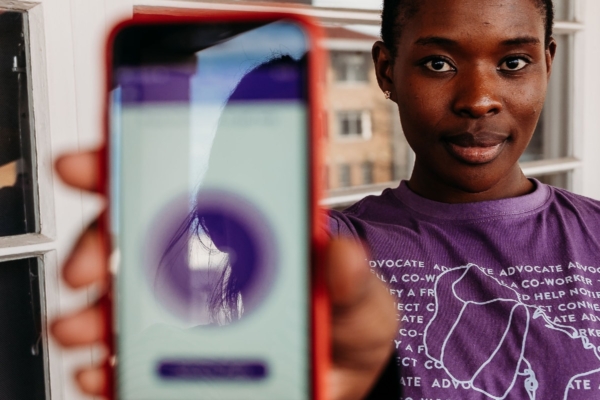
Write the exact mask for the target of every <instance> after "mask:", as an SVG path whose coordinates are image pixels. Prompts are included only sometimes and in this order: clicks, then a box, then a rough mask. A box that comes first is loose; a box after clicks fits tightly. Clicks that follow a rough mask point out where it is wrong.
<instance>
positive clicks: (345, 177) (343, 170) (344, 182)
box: [338, 164, 351, 187]
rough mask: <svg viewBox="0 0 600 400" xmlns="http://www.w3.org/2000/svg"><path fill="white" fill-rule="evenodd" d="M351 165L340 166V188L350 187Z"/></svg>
mask: <svg viewBox="0 0 600 400" xmlns="http://www.w3.org/2000/svg"><path fill="white" fill-rule="evenodd" d="M350 172H351V171H350V165H348V164H340V166H339V174H340V176H339V182H338V185H339V187H348V186H350V182H351V176H350Z"/></svg>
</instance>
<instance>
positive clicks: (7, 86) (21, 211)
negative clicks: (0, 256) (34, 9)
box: [0, 10, 37, 236]
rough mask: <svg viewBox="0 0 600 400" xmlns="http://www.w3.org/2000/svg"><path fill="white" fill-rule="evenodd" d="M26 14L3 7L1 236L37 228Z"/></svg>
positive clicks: (0, 14) (0, 59) (0, 22)
mask: <svg viewBox="0 0 600 400" xmlns="http://www.w3.org/2000/svg"><path fill="white" fill-rule="evenodd" d="M24 15H25V14H22V13H19V12H12V11H7V12H3V11H2V10H0V88H1V89H0V236H8V235H18V234H24V233H31V232H36V231H37V218H36V215H35V209H36V207H35V197H36V195H35V186H36V185H35V184H34V178H35V177H34V167H33V162H32V154H33V152H32V135H31V130H30V115H29V95H28V94H29V85H28V71H29V67H28V65H27V59H28V57H27V54H26V51H27V49H26V44H25V39H24V37H25V35H24V31H23V29H24V21H23V18H24Z"/></svg>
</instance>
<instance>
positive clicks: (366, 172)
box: [362, 161, 374, 185]
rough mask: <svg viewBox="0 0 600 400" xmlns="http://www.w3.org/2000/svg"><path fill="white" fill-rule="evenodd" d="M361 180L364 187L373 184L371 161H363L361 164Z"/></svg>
mask: <svg viewBox="0 0 600 400" xmlns="http://www.w3.org/2000/svg"><path fill="white" fill-rule="evenodd" d="M362 178H363V184H364V185H370V184H372V183H373V181H374V179H373V163H372V162H371V161H365V162H363V163H362Z"/></svg>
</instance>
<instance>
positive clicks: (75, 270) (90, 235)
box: [63, 224, 108, 288]
mask: <svg viewBox="0 0 600 400" xmlns="http://www.w3.org/2000/svg"><path fill="white" fill-rule="evenodd" d="M107 273H108V255H107V254H106V249H105V246H104V244H103V242H102V235H101V233H100V232H99V230H98V229H97V228H96V225H95V224H94V225H92V226H90V227H89V228H88V229H87V230H86V231H85V232H84V233H83V235H82V236H81V237H80V238H79V241H78V242H77V244H76V245H75V247H74V249H73V252H72V253H71V255H70V256H69V258H68V260H67V262H66V263H65V265H64V267H63V278H64V279H65V281H66V282H67V283H68V284H69V285H70V286H71V287H73V288H80V287H84V286H88V285H90V284H93V283H104V282H106V278H107Z"/></svg>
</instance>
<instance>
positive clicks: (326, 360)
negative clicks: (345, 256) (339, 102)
mask: <svg viewBox="0 0 600 400" xmlns="http://www.w3.org/2000/svg"><path fill="white" fill-rule="evenodd" d="M281 19H287V20H291V21H293V22H296V23H297V24H299V25H300V26H302V27H303V29H304V31H305V32H306V33H307V37H308V40H309V53H308V87H309V93H308V99H309V126H310V135H309V159H310V163H309V165H310V172H309V173H310V177H311V179H310V187H309V191H310V204H309V208H310V209H309V213H310V214H309V215H310V224H311V227H310V235H311V241H310V243H311V308H310V309H311V346H310V347H311V367H312V369H311V379H312V382H311V384H312V388H311V390H312V398H313V399H315V400H325V399H327V398H328V396H327V394H328V393H327V373H328V371H329V367H330V358H331V357H330V354H331V351H330V312H329V310H330V307H329V300H328V296H327V292H326V288H325V282H324V280H325V279H324V270H323V267H322V265H320V260H322V259H323V252H324V248H325V244H326V242H327V240H328V238H327V234H326V232H325V230H324V229H323V227H324V226H325V223H326V222H325V216H324V214H323V213H322V212H320V211H319V206H318V202H319V199H320V198H321V193H322V187H323V186H322V181H321V176H322V174H321V165H322V162H321V160H322V154H323V140H324V138H325V126H326V124H325V121H324V118H325V113H324V108H323V104H322V101H323V92H322V88H323V87H324V85H323V82H324V71H325V69H324V66H325V51H324V50H323V49H322V48H321V47H320V45H319V40H320V39H321V38H322V37H323V33H322V30H321V28H320V27H319V26H318V25H317V24H316V23H315V22H314V21H313V20H312V19H311V18H309V17H306V16H303V15H297V14H293V13H270V12H269V13H264V12H220V11H212V10H206V11H204V10H187V9H186V10H183V9H172V10H167V9H160V13H157V14H153V13H148V11H147V10H146V11H145V12H144V13H143V14H138V15H134V18H133V19H130V20H126V21H123V22H121V23H119V24H118V25H116V26H115V27H114V28H113V29H112V31H111V33H110V35H109V37H108V40H107V46H106V57H105V59H106V71H107V73H106V92H105V102H104V104H105V110H104V135H105V145H104V147H103V148H102V151H101V153H102V154H101V157H100V162H101V166H100V171H101V173H102V177H101V182H102V183H101V184H102V188H101V192H102V193H103V194H104V195H105V196H106V197H107V198H108V197H109V195H110V193H109V188H110V185H109V182H108V179H109V161H108V160H109V159H108V157H109V153H108V149H109V148H110V143H109V140H110V137H109V127H110V122H109V118H110V116H109V93H110V90H111V87H110V82H111V81H112V49H113V43H114V40H115V37H116V35H117V34H118V33H119V32H120V31H121V30H122V29H124V28H126V27H131V26H142V25H148V24H179V23H190V22H198V23H215V22H223V23H226V22H237V21H239V22H242V21H249V22H260V21H274V20H281ZM108 215H109V213H108V212H105V214H104V215H103V216H102V218H100V229H101V232H102V237H103V240H104V246H105V249H106V252H107V254H110V253H111V252H112V247H111V238H110V226H109V224H110V220H109V217H108ZM111 286H112V285H111ZM111 289H112V287H111ZM101 305H102V310H103V313H104V315H105V319H106V321H108V322H109V323H108V324H107V328H106V329H107V331H106V334H105V337H106V344H107V346H108V348H109V352H110V353H109V354H110V356H109V359H108V361H107V363H106V365H105V368H106V370H107V372H108V376H109V382H108V383H107V385H106V393H105V396H106V397H108V398H109V399H116V394H115V393H116V392H115V386H116V382H115V380H116V378H117V377H116V374H115V371H114V365H115V360H116V357H115V350H116V348H115V340H116V338H115V332H114V329H113V324H114V321H115V319H114V318H115V312H114V308H113V296H112V290H109V294H108V295H107V296H105V297H104V298H103V300H102V302H101Z"/></svg>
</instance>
